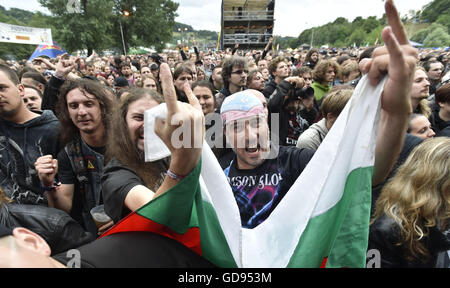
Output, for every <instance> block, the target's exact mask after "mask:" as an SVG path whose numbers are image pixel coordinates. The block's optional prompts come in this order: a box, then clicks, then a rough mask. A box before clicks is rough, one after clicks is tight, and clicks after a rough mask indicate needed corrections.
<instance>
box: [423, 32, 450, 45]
mask: <svg viewBox="0 0 450 288" xmlns="http://www.w3.org/2000/svg"><path fill="white" fill-rule="evenodd" d="M423 45H424V46H425V47H447V46H450V35H448V33H447V32H446V31H445V30H444V28H443V27H438V28H436V29H434V30H433V31H432V32H431V33H430V34H429V35H428V36H427V38H425V40H424V41H423Z"/></svg>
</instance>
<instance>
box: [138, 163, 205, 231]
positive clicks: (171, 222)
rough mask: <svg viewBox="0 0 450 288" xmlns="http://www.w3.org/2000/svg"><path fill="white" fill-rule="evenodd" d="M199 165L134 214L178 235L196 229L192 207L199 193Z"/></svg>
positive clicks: (195, 218) (196, 224) (195, 219)
mask: <svg viewBox="0 0 450 288" xmlns="http://www.w3.org/2000/svg"><path fill="white" fill-rule="evenodd" d="M201 163H202V161H201V160H200V161H199V163H198V164H197V166H196V167H195V168H194V170H193V171H192V172H191V173H189V175H188V176H186V178H184V179H183V180H181V181H180V182H179V183H178V184H177V185H175V186H173V187H172V188H170V189H169V190H167V191H166V192H165V193H163V194H162V195H160V196H159V197H157V198H155V199H153V200H152V201H150V202H149V203H148V204H146V205H144V206H143V207H141V208H140V209H138V210H137V211H136V213H137V214H139V215H141V216H143V217H146V218H149V219H151V220H152V221H154V222H156V223H159V224H162V225H165V226H167V227H168V228H170V229H172V230H173V231H174V232H176V233H179V234H184V233H186V231H187V230H188V229H189V228H191V227H198V221H197V216H196V214H195V213H194V212H195V210H194V209H193V207H194V199H195V195H196V194H199V193H200V183H199V175H200V171H201V168H202V165H201Z"/></svg>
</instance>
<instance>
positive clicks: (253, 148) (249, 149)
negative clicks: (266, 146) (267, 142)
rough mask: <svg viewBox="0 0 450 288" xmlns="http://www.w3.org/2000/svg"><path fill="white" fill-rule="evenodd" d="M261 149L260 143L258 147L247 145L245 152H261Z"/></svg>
mask: <svg viewBox="0 0 450 288" xmlns="http://www.w3.org/2000/svg"><path fill="white" fill-rule="evenodd" d="M249 146H254V145H249ZM259 150H261V146H260V145H259V144H258V145H257V146H256V147H252V148H250V147H245V152H247V153H257V152H259Z"/></svg>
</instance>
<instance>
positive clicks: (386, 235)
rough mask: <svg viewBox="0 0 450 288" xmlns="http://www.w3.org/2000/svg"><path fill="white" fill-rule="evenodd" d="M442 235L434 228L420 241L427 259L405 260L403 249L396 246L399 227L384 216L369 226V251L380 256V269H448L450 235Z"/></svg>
mask: <svg viewBox="0 0 450 288" xmlns="http://www.w3.org/2000/svg"><path fill="white" fill-rule="evenodd" d="M448 232H449V231H447V232H445V233H442V232H441V231H439V230H438V229H437V228H436V227H432V228H430V229H429V235H428V236H427V237H424V238H423V239H422V240H421V241H422V243H423V244H424V245H425V247H426V248H427V249H428V251H429V252H430V255H431V256H430V258H429V259H416V260H414V261H408V260H406V257H405V256H404V248H403V247H402V246H398V245H397V243H399V242H400V241H399V239H400V227H399V226H398V224H397V223H396V222H394V220H393V219H392V218H390V217H388V216H386V215H384V216H382V217H381V218H379V219H377V220H376V221H375V222H374V223H373V224H372V225H371V226H370V234H369V250H371V249H377V250H378V251H379V252H380V255H381V268H434V267H438V268H443V267H448V265H449V263H448V262H449V260H448V255H446V254H447V250H449V249H450V233H448Z"/></svg>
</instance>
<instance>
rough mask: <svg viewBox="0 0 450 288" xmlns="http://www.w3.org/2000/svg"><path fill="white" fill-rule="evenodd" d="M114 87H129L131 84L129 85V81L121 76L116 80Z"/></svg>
mask: <svg viewBox="0 0 450 288" xmlns="http://www.w3.org/2000/svg"><path fill="white" fill-rule="evenodd" d="M114 86H117V87H128V86H130V84H129V83H128V80H127V79H125V77H122V76H119V77H117V78H116V79H114Z"/></svg>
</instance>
